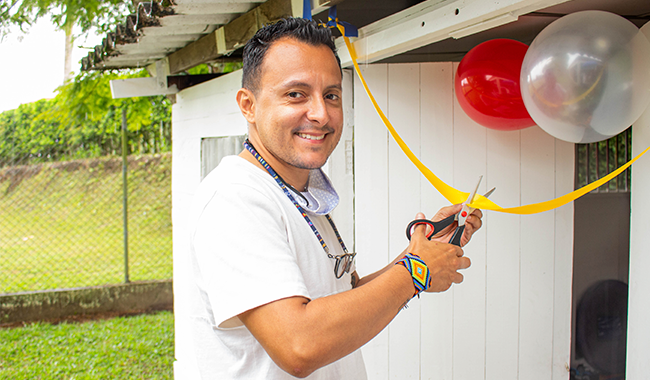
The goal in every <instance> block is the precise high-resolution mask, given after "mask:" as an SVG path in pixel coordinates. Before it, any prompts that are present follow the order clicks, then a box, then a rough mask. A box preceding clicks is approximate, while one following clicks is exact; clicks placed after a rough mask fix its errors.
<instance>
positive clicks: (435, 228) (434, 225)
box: [406, 176, 496, 247]
mask: <svg viewBox="0 0 650 380" xmlns="http://www.w3.org/2000/svg"><path fill="white" fill-rule="evenodd" d="M482 179H483V176H480V177H479V178H478V183H477V184H476V188H475V189H474V191H473V192H472V193H471V194H470V195H469V197H468V198H467V200H466V201H465V202H463V207H462V208H461V209H460V211H459V212H458V213H457V214H453V215H450V216H448V217H446V218H445V219H443V220H441V221H438V222H433V221H431V220H429V219H415V220H414V221H412V222H411V223H409V225H408V227H406V237H407V238H408V239H409V240H411V231H412V230H413V228H414V227H415V226H417V225H418V224H424V225H426V226H428V227H430V228H431V231H429V232H428V233H427V235H426V236H427V239H429V240H431V238H432V237H433V236H434V235H435V234H437V233H438V232H440V231H442V230H444V229H445V228H447V227H449V225H451V224H452V223H453V222H455V221H458V227H456V231H454V234H453V236H452V237H451V239H450V240H449V244H454V245H457V246H459V247H460V238H461V237H462V236H463V232H464V231H465V221H466V220H467V218H468V217H469V216H470V214H471V213H472V211H474V210H475V208H472V207H469V206H468V204H469V203H471V202H472V200H474V196H476V192H477V191H478V186H479V185H480V184H481V180H482ZM494 190H496V187H493V188H492V189H491V190H490V191H488V192H487V193H485V195H483V196H484V197H486V198H487V197H489V196H490V195H491V194H492V192H493V191H494Z"/></svg>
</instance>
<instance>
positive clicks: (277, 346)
mask: <svg viewBox="0 0 650 380" xmlns="http://www.w3.org/2000/svg"><path fill="white" fill-rule="evenodd" d="M408 251H409V252H411V253H414V254H417V255H418V256H420V257H421V258H422V259H423V260H424V261H425V262H426V263H427V266H428V267H429V270H430V272H431V278H432V284H431V286H430V288H429V290H430V291H444V290H446V289H448V288H449V287H450V286H451V284H452V283H453V282H456V283H459V282H461V281H462V279H463V276H462V275H461V274H460V273H458V272H457V271H458V270H459V269H465V268H467V267H469V265H470V261H469V259H468V258H466V257H463V251H462V250H461V248H460V247H457V246H454V245H450V244H443V243H439V242H435V241H429V240H427V239H426V237H425V236H424V227H423V226H420V227H417V228H416V230H415V232H414V234H413V236H412V237H411V242H410V244H409V248H408ZM414 292H415V288H414V286H413V280H412V277H411V274H410V273H409V272H408V271H407V270H406V269H405V268H404V267H402V266H396V265H393V266H392V267H390V266H389V267H386V268H384V269H383V270H382V271H380V273H379V274H376V275H375V276H374V277H373V281H371V282H367V283H366V284H365V285H364V286H357V287H356V288H354V289H352V290H349V291H346V292H342V293H339V294H335V295H331V296H327V297H322V298H318V299H315V300H311V301H310V300H308V299H306V298H304V297H291V298H287V299H282V300H278V301H274V302H271V303H269V304H266V305H263V306H260V307H257V308H255V309H252V310H249V311H246V312H244V313H242V314H240V315H239V318H240V319H241V320H242V322H243V323H244V324H245V325H246V327H247V328H248V329H249V330H250V332H251V333H252V334H253V336H254V337H255V338H256V339H257V340H258V341H259V342H260V344H261V345H262V347H264V349H265V350H266V352H267V353H268V354H269V356H270V357H271V358H272V359H273V361H274V362H275V363H276V364H277V365H278V366H279V367H280V368H282V369H283V370H285V371H286V372H288V373H290V374H292V375H293V376H297V377H306V376H308V375H309V374H311V373H312V372H313V371H315V370H316V369H318V368H320V367H323V366H325V365H327V364H329V363H332V362H334V361H336V360H338V359H341V358H343V357H344V356H346V355H348V354H350V353H352V352H353V351H355V350H357V349H358V348H360V347H361V346H363V345H364V344H365V343H367V342H368V341H369V340H370V339H372V338H373V337H374V336H376V335H377V334H379V332H380V331H381V330H383V329H384V328H385V327H386V326H387V325H388V323H389V322H390V321H391V320H392V319H393V318H394V317H395V316H396V315H397V313H398V312H399V311H400V310H401V308H402V307H403V306H404V305H405V304H406V303H407V302H408V301H409V300H410V299H411V298H412V297H413V294H414Z"/></svg>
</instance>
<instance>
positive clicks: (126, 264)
mask: <svg viewBox="0 0 650 380" xmlns="http://www.w3.org/2000/svg"><path fill="white" fill-rule="evenodd" d="M126 147H127V144H126V108H123V109H122V209H123V212H122V214H123V215H124V220H123V224H124V282H125V283H128V282H129V228H128V211H127V206H128V186H127V182H126V180H127V177H126V169H127V166H128V158H127V151H126Z"/></svg>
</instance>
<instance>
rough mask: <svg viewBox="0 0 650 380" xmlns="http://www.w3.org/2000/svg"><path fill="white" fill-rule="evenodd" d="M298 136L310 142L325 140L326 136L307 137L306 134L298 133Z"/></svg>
mask: <svg viewBox="0 0 650 380" xmlns="http://www.w3.org/2000/svg"><path fill="white" fill-rule="evenodd" d="M298 136H300V137H302V138H303V139H309V140H322V139H324V138H325V135H320V136H314V135H306V134H304V133H298Z"/></svg>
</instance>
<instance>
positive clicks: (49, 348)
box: [0, 312, 174, 380]
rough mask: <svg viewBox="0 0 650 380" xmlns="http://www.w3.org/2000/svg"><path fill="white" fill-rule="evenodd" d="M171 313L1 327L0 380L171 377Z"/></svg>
mask: <svg viewBox="0 0 650 380" xmlns="http://www.w3.org/2000/svg"><path fill="white" fill-rule="evenodd" d="M173 328H174V316H173V314H172V313H171V312H160V313H157V314H149V315H139V316H135V317H120V318H113V319H108V320H101V321H91V322H84V323H61V324H57V325H52V324H46V323H34V324H30V325H27V326H25V327H20V328H6V329H0V379H11V380H21V379H25V380H38V379H47V380H50V379H57V380H58V379H66V380H68V379H69V380H72V379H92V380H96V379H172V378H173V361H174V347H173V346H174V336H173V335H174V332H173Z"/></svg>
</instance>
